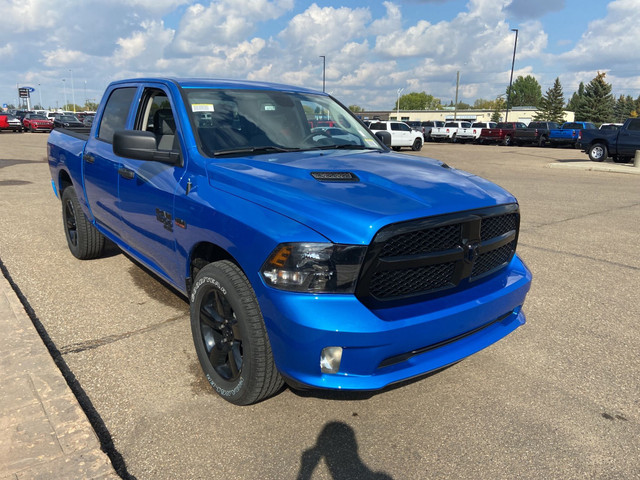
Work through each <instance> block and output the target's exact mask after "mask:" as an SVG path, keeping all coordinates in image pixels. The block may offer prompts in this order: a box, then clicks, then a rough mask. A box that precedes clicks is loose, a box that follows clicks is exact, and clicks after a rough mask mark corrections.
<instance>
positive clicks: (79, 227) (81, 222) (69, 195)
mask: <svg viewBox="0 0 640 480" xmlns="http://www.w3.org/2000/svg"><path fill="white" fill-rule="evenodd" d="M62 223H63V225H64V233H65V235H66V237H67V245H68V246H69V250H70V251H71V253H72V254H73V256H74V257H76V258H78V259H80V260H89V259H91V258H97V257H99V256H100V255H101V254H102V250H103V249H104V236H103V235H102V234H101V233H100V232H99V231H98V230H96V227H94V226H93V225H92V224H91V222H90V221H89V219H88V218H87V217H86V215H85V214H84V212H83V211H82V207H80V202H79V201H78V197H77V195H76V191H75V189H74V188H73V187H67V188H65V189H64V190H63V191H62Z"/></svg>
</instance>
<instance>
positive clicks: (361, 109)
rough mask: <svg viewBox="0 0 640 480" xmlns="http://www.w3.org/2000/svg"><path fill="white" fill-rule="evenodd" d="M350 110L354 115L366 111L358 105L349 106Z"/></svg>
mask: <svg viewBox="0 0 640 480" xmlns="http://www.w3.org/2000/svg"><path fill="white" fill-rule="evenodd" d="M349 110H351V111H352V112H353V113H360V112H363V111H364V109H363V108H362V107H359V106H358V105H349Z"/></svg>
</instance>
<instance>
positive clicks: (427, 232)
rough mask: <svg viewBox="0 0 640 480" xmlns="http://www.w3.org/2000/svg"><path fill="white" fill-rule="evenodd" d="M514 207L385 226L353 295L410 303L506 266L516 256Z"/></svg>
mask: <svg viewBox="0 0 640 480" xmlns="http://www.w3.org/2000/svg"><path fill="white" fill-rule="evenodd" d="M519 225H520V214H519V211H518V205H517V204H510V205H503V206H499V207H492V208H486V209H482V210H474V211H470V212H461V213H457V214H453V215H444V216H439V217H433V218H425V219H420V220H414V221H411V222H405V223H400V224H394V225H389V226H387V227H384V228H382V229H381V230H380V231H379V232H378V233H377V234H376V236H375V237H374V239H373V242H372V243H371V245H370V247H369V250H368V252H367V257H366V259H365V262H364V267H363V269H362V272H361V275H360V279H359V281H358V286H357V289H356V295H357V296H358V298H360V299H361V300H363V301H365V302H367V301H376V302H386V301H390V300H398V299H413V298H416V297H420V296H424V295H429V294H432V293H434V292H438V291H441V290H446V289H449V288H454V287H457V286H459V285H461V284H462V283H463V282H473V281H475V280H478V279H479V278H481V277H484V276H487V275H489V274H491V273H493V272H495V271H497V270H499V269H500V268H502V267H504V266H505V265H507V264H508V263H509V262H510V261H511V258H512V257H513V254H514V252H515V250H516V245H517V241H518V229H519Z"/></svg>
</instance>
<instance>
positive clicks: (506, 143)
mask: <svg viewBox="0 0 640 480" xmlns="http://www.w3.org/2000/svg"><path fill="white" fill-rule="evenodd" d="M502 145H504V146H505V147H509V146H510V145H511V136H509V135H507V136H506V137H504V140H503V141H502Z"/></svg>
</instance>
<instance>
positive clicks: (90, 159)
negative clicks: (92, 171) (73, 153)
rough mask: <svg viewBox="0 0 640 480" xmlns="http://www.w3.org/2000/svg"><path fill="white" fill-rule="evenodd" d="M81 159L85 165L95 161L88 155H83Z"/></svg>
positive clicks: (94, 158)
mask: <svg viewBox="0 0 640 480" xmlns="http://www.w3.org/2000/svg"><path fill="white" fill-rule="evenodd" d="M82 158H84V161H85V162H87V163H93V162H95V161H96V157H94V156H93V155H91V154H89V153H85V154H84V155H83V156H82Z"/></svg>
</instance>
